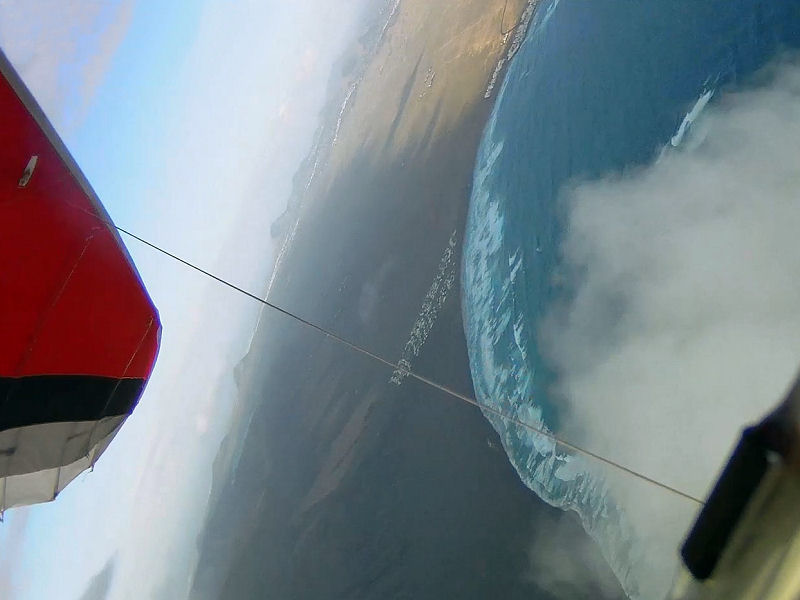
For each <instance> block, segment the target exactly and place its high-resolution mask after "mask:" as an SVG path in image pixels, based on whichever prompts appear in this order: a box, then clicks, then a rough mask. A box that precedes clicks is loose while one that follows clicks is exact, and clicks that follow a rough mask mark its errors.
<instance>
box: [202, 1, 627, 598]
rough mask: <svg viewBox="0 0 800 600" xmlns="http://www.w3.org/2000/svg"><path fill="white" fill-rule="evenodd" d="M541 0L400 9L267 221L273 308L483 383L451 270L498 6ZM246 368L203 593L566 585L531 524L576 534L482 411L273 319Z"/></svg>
mask: <svg viewBox="0 0 800 600" xmlns="http://www.w3.org/2000/svg"><path fill="white" fill-rule="evenodd" d="M536 5H537V3H536V2H528V1H527V0H507V1H506V0H491V1H489V2H484V1H481V0H445V1H442V2H437V3H431V2H427V1H426V0H402V1H401V2H399V3H391V4H388V5H387V6H389V7H390V8H391V7H396V8H395V9H393V10H392V11H390V13H389V14H391V16H390V18H389V19H388V21H387V23H388V25H387V27H386V29H385V30H381V32H382V33H381V35H380V37H379V39H380V40H381V43H380V44H379V47H378V48H377V49H376V52H375V53H374V55H372V56H371V57H370V60H369V61H368V63H367V64H366V66H365V68H364V73H363V76H362V77H361V79H360V80H359V83H358V85H357V86H356V87H355V88H352V87H348V86H344V87H342V89H341V95H340V96H338V97H337V100H336V101H335V102H334V101H331V102H329V104H328V106H329V109H328V114H327V115H326V119H325V121H324V122H323V125H322V126H321V129H320V132H321V133H320V135H319V136H318V141H319V143H318V145H317V146H315V148H314V149H312V152H311V153H310V154H309V157H308V159H307V160H306V162H305V163H304V165H303V166H302V167H301V169H300V170H299V171H298V174H297V176H296V177H295V191H296V195H295V199H294V201H293V202H292V203H290V206H289V211H287V213H286V215H284V217H287V215H288V217H287V218H284V219H283V221H282V222H281V223H278V226H277V227H275V228H273V229H274V230H277V231H273V232H274V233H278V234H279V236H278V237H280V236H284V237H283V240H284V250H283V251H282V252H281V253H280V254H279V257H280V258H279V259H278V260H277V265H276V268H275V273H274V275H273V278H272V281H271V283H270V289H269V295H268V299H269V301H270V302H272V303H274V304H276V305H278V306H280V307H281V308H283V309H286V310H288V311H291V312H292V313H294V314H296V315H298V316H300V317H301V318H303V319H306V320H308V321H310V322H312V323H314V324H316V325H318V326H320V327H322V328H324V329H326V330H329V331H332V332H333V333H335V334H336V335H337V336H340V337H342V338H344V339H346V340H348V341H350V342H352V343H354V344H358V345H359V346H361V347H363V348H366V349H367V350H368V351H369V352H372V353H375V354H377V355H379V356H381V357H382V358H384V359H386V360H389V361H391V362H399V361H400V360H401V359H406V354H405V353H406V351H407V349H408V348H409V344H410V345H411V347H412V348H413V349H414V352H413V353H412V354H413V357H412V358H410V359H407V360H408V364H409V368H413V370H414V371H415V372H418V373H420V374H423V375H425V376H426V377H429V378H431V379H434V380H436V381H437V382H440V383H442V384H444V385H446V386H448V387H451V388H452V389H455V390H458V391H460V392H463V393H466V394H469V395H473V390H472V379H471V373H470V370H469V361H468V358H467V348H466V340H465V337H464V329H463V322H462V315H461V298H460V294H459V290H460V285H461V284H460V277H461V273H460V269H458V268H452V265H459V264H460V262H461V244H462V240H463V232H464V227H465V223H466V217H467V211H468V205H469V199H470V190H471V187H472V179H473V171H474V166H475V161H476V157H477V152H478V147H479V144H480V140H481V138H482V135H483V131H484V127H485V125H486V123H487V121H488V118H489V116H490V114H491V111H492V108H493V101H494V98H493V97H492V98H491V99H488V100H487V99H486V98H485V94H486V91H487V88H489V86H490V85H491V83H492V78H494V83H495V86H496V87H495V88H494V89H498V90H499V87H498V86H499V85H500V83H501V82H502V78H503V76H504V75H505V73H506V69H507V66H508V60H507V58H506V60H503V59H504V57H507V53H508V52H509V49H510V48H511V45H510V44H512V43H513V40H514V36H513V35H508V32H505V33H503V32H502V31H501V29H502V26H501V20H500V17H501V15H502V14H503V11H504V10H505V22H506V23H508V22H509V21H511V19H510V17H509V15H511V14H513V15H515V16H517V17H518V16H519V15H520V14H522V11H523V10H525V8H526V7H533V8H535V6H536ZM512 8H513V10H511V9H512ZM533 8H531V9H530V10H533ZM514 22H516V20H515V21H514ZM523 37H524V35H523ZM501 60H503V62H502V64H500V61H501ZM498 64H500V68H499V70H498V66H497V65H498ZM325 140H327V142H325ZM334 140H335V143H334ZM324 143H329V144H330V146H329V147H327V150H330V152H327V151H326V147H325V146H324ZM319 144H323V145H322V146H320V145H319ZM437 282H438V283H437ZM431 290H438V291H436V293H435V294H434V296H435V298H434V300H433V301H432V303H431V302H428V298H429V294H430V292H431ZM433 305H435V306H436V311H435V314H434V318H432V319H429V318H428V317H430V316H431V315H432V314H433V313H432V312H431V308H430V307H431V306H433ZM421 323H422V325H421ZM423 325H424V331H425V333H424V336H422V338H415V337H414V336H415V333H416V334H418V333H419V332H420V331H421V327H422V326H423ZM415 339H417V340H420V341H418V342H417V341H414V340H415ZM404 364H405V363H404ZM237 373H238V378H237V383H238V384H239V385H240V389H241V390H242V394H243V395H244V394H246V398H245V397H243V398H242V400H241V401H242V402H247V403H254V404H255V406H254V407H253V408H252V414H251V413H250V411H243V413H246V414H243V415H242V417H243V418H244V417H245V416H248V417H249V418H250V420H249V421H248V424H247V427H241V428H240V429H239V432H240V433H239V435H240V436H242V438H243V439H242V440H241V446H240V447H241V448H242V450H241V453H239V454H238V458H237V460H236V461H231V460H230V457H231V456H232V455H233V454H232V446H233V444H232V443H230V444H227V445H226V447H225V448H221V449H220V461H219V462H218V463H217V464H218V465H220V468H219V469H218V471H217V477H216V478H215V488H216V489H215V490H212V497H213V498H214V499H215V500H214V506H213V507H211V508H210V511H209V515H208V518H207V521H206V527H205V530H204V533H203V535H202V536H201V537H200V538H199V539H198V550H199V552H200V556H201V558H200V562H199V566H198V570H197V572H196V575H195V580H194V583H193V597H194V598H198V599H199V600H205V599H212V598H214V599H216V598H245V597H262V596H264V595H266V594H270V595H271V596H273V597H292V598H346V597H362V598H385V597H415V598H441V597H461V598H485V597H536V598H551V597H553V596H551V595H550V594H542V593H541V589H540V587H539V585H538V583H537V581H536V577H535V576H532V575H531V574H530V573H529V572H530V571H531V565H530V560H531V557H530V553H531V552H532V550H531V547H532V544H534V540H536V541H537V542H540V543H541V544H542V545H547V544H548V543H551V542H550V540H544V539H542V540H541V541H540V540H539V537H538V535H537V526H538V525H542V524H550V525H553V524H558V527H564V528H565V531H568V532H569V533H568V535H570V536H583V535H584V534H583V532H582V530H581V529H580V525H579V523H577V521H575V520H574V519H572V518H571V517H570V516H564V514H563V513H561V512H560V511H558V510H557V509H553V508H552V507H549V506H547V505H545V504H544V503H542V502H540V501H539V500H538V498H537V497H536V496H535V495H534V494H533V493H532V492H531V491H530V490H529V489H528V488H526V487H525V486H524V484H523V483H522V482H521V481H520V479H519V477H518V476H517V474H516V472H515V471H514V469H513V467H512V465H511V463H510V461H509V460H508V457H507V456H506V455H505V453H504V452H503V451H502V449H501V446H500V440H499V438H498V436H497V434H496V433H495V431H494V430H493V429H492V427H491V424H490V423H489V422H488V421H487V420H486V419H485V418H484V416H483V415H482V413H481V412H480V411H479V410H478V409H476V408H474V407H471V406H467V405H465V404H464V403H463V402H460V401H458V400H456V399H454V398H452V397H450V396H447V395H444V394H442V393H441V392H439V391H437V390H435V389H433V388H429V386H425V385H422V384H420V383H419V382H416V381H414V380H413V379H408V378H405V379H403V378H401V379H400V381H399V382H397V381H393V379H394V378H395V377H394V375H395V374H393V373H392V372H391V369H388V368H387V367H386V366H385V365H382V364H380V363H379V362H377V361H373V360H370V359H367V358H366V357H365V356H364V355H362V354H359V353H356V352H354V351H352V350H351V349H348V348H347V347H346V346H344V345H342V344H339V343H338V342H334V341H333V340H331V339H330V338H326V337H325V336H323V335H322V334H320V333H319V332H317V331H315V330H313V329H310V328H307V327H305V326H302V325H300V324H299V323H296V322H294V321H291V320H289V319H288V318H287V317H285V316H283V315H280V314H277V313H276V312H275V311H271V310H269V309H267V310H264V311H263V313H262V318H261V319H260V322H259V326H258V328H257V330H256V333H255V334H254V337H253V342H252V344H251V348H250V351H249V352H248V354H247V356H246V357H245V358H244V359H243V361H242V363H241V364H240V367H237ZM245 390H247V391H246V392H245ZM232 442H233V440H232ZM223 463H225V464H227V467H226V468H222V464H223ZM233 463H236V464H233ZM220 557H224V559H222V560H220ZM595 558H596V559H597V560H598V564H600V563H601V562H602V559H599V558H597V557H595ZM565 560H566V561H567V562H569V560H574V559H572V558H571V557H570V558H567V559H565ZM431 564H432V565H434V567H433V568H431V566H430V565H431ZM575 568H576V569H577V568H580V565H579V563H577V562H576V566H575ZM598 568H599V569H604V568H605V567H604V566H601V567H598ZM603 573H604V575H603V577H605V580H606V581H613V575H612V574H611V573H610V571H609V572H606V571H603ZM601 579H602V577H601Z"/></svg>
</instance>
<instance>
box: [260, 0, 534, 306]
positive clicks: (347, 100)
mask: <svg viewBox="0 0 800 600" xmlns="http://www.w3.org/2000/svg"><path fill="white" fill-rule="evenodd" d="M470 3H471V4H476V2H465V1H464V0H452V1H451V2H449V4H450V5H453V6H455V7H458V8H461V5H464V4H470ZM539 3H540V0H494V1H493V2H492V4H494V5H496V6H494V7H493V8H494V9H495V12H496V9H497V7H498V6H502V9H501V10H500V12H499V17H500V19H501V20H500V21H498V32H497V33H498V36H499V38H500V43H499V45H496V46H495V47H494V48H493V50H492V51H490V52H488V53H487V56H485V57H483V58H484V59H488V61H489V62H490V63H491V64H494V67H493V68H492V69H490V70H489V71H488V72H484V73H483V77H482V79H483V82H482V83H481V85H480V86H473V87H474V88H475V89H474V90H473V92H472V93H470V92H469V91H467V92H466V93H465V94H464V97H465V98H466V99H467V101H469V100H470V96H473V98H471V99H472V100H481V99H482V100H484V101H486V100H490V102H489V109H488V111H487V119H488V114H490V113H491V109H492V107H493V105H494V99H495V95H494V94H493V91H494V88H495V87H496V86H497V85H498V84H502V82H503V80H504V78H505V74H506V72H507V70H508V66H509V63H510V61H511V59H512V58H513V56H514V54H516V52H517V50H518V49H519V46H520V45H521V43H522V42H523V41H524V38H525V35H526V33H527V29H528V27H529V25H530V21H531V18H532V15H533V14H534V13H535V11H536V9H537V8H538V5H539ZM407 4H412V5H413V4H417V5H419V4H420V0H389V2H388V3H387V4H386V6H385V8H388V15H387V17H386V20H385V22H383V24H382V25H380V24H376V25H373V27H372V28H371V30H370V32H368V33H367V34H366V35H367V36H369V35H374V29H375V28H376V27H378V26H380V33H379V34H378V35H377V42H376V43H375V45H374V47H373V48H371V49H365V48H364V47H363V45H360V44H356V46H354V48H352V49H351V50H350V51H349V52H348V53H353V52H359V51H360V52H361V59H362V61H360V63H359V65H358V68H357V69H356V71H357V74H356V76H355V77H354V78H352V79H349V80H345V81H344V82H343V83H342V82H340V83H339V86H338V88H339V89H338V90H337V93H336V94H334V95H332V97H331V98H329V100H328V101H327V102H326V107H327V108H326V109H325V112H326V115H325V117H324V118H323V120H322V123H321V124H320V126H319V128H318V132H317V134H316V135H315V141H314V143H313V145H312V148H311V150H310V151H309V153H308V155H307V156H306V158H305V159H304V161H303V162H302V163H301V165H300V166H299V167H298V170H297V172H296V173H295V176H294V184H293V190H292V194H291V196H290V198H289V200H288V203H287V207H286V210H285V211H284V212H283V213H282V214H281V215H280V216H279V217H278V219H276V220H275V221H274V222H273V224H272V229H271V236H272V237H273V240H275V241H276V246H275V247H276V248H277V249H278V251H277V252H276V253H275V259H274V261H273V267H272V271H271V275H270V278H269V281H268V283H267V288H266V289H267V291H266V295H265V298H266V299H269V298H270V295H271V292H272V289H273V286H274V284H275V282H276V281H277V280H278V278H279V277H280V274H281V269H282V267H283V262H284V258H285V256H286V254H287V253H288V252H289V249H290V247H291V245H292V243H293V242H294V237H295V234H296V231H297V228H298V226H299V225H300V222H301V220H302V217H303V213H304V210H305V207H306V205H307V204H309V203H310V202H315V201H319V199H320V196H324V194H325V191H326V189H325V185H324V184H322V185H320V184H318V183H317V179H318V174H320V173H321V172H324V171H329V170H334V171H336V170H337V167H336V165H337V164H338V165H339V168H341V165H343V164H346V159H343V158H340V157H338V156H337V155H336V152H335V151H336V146H337V143H338V142H339V141H340V132H341V130H342V125H343V124H344V123H345V121H346V120H347V119H348V117H350V116H351V115H352V114H353V113H357V114H358V112H359V111H358V108H354V107H353V104H354V103H355V102H353V100H355V101H357V100H358V96H359V92H361V95H369V94H370V90H365V91H363V92H362V90H361V88H362V87H363V85H364V83H365V79H366V80H367V82H366V83H367V86H368V87H369V86H370V83H371V80H374V79H376V78H379V76H383V75H384V62H382V61H386V60H388V59H389V58H390V57H392V56H395V55H396V54H397V49H396V48H391V47H390V48H388V49H387V48H386V46H387V44H391V43H392V39H391V38H392V35H393V34H394V35H395V37H398V38H403V39H407V38H408V33H407V32H405V31H400V32H396V31H394V30H395V29H396V28H397V27H398V26H402V25H403V24H405V25H406V28H407V29H409V28H410V29H411V30H414V29H416V27H415V26H414V24H413V21H411V22H410V23H409V22H406V23H402V22H401V23H399V24H398V21H399V20H400V18H401V17H402V16H403V15H400V14H399V13H400V11H401V8H402V7H404V5H407ZM423 4H424V2H423ZM445 4H447V2H442V3H440V5H445ZM509 8H513V10H511V11H509ZM411 11H412V12H413V8H412V9H411ZM486 12H487V13H488V14H491V13H492V10H491V8H487V9H486ZM509 13H510V14H513V15H514V23H515V25H513V26H512V27H511V28H510V29H508V30H506V31H505V32H504V31H503V29H504V27H503V23H504V22H505V20H507V19H508V14H509ZM512 34H513V35H512ZM455 39H456V38H453V39H449V40H447V42H448V43H452V42H453V41H454V40H455ZM395 41H396V40H395ZM495 42H496V40H495ZM365 53H366V54H368V58H366V60H364V54H365ZM346 54H347V53H346ZM478 59H480V57H478ZM484 71H486V69H485V67H484ZM407 74H408V73H405V75H407ZM415 74H416V73H415ZM403 75H404V74H403V73H401V74H399V77H400V78H403ZM436 75H437V73H436V71H435V70H434V69H433V67H429V69H428V71H426V73H425V80H424V81H425V85H426V86H427V87H428V88H432V87H433V84H434V83H435V78H436ZM412 77H413V75H412ZM479 78H480V77H479ZM408 83H413V82H409V81H404V85H407V84H408ZM439 85H440V84H439V83H437V86H439ZM373 87H374V86H373ZM395 87H397V82H395ZM478 88H480V89H482V90H484V91H483V94H482V98H479V93H478ZM381 91H382V90H381ZM424 95H425V90H424V89H423V90H422V93H421V94H420V96H419V99H422V98H423V96H424ZM353 96H355V99H354V98H353ZM406 100H407V99H406ZM437 108H438V107H437ZM362 112H363V111H362ZM359 120H360V121H362V122H367V123H369V122H370V121H371V120H370V119H366V118H363V117H362V118H360V119H359ZM383 120H385V119H383ZM376 121H377V122H380V121H381V119H377V120H376ZM355 129H356V131H355V132H350V131H349V130H348V131H347V132H346V136H347V134H349V135H350V137H355V138H356V139H357V142H356V143H355V144H354V145H355V147H358V146H359V145H360V144H361V143H362V141H363V135H362V132H361V131H359V128H358V127H356V128H355ZM344 143H345V144H346V143H348V142H347V140H345V142H344ZM340 145H341V144H340ZM345 152H346V156H348V157H352V155H353V150H352V148H351V149H348V150H346V151H345ZM475 154H476V155H477V146H476V148H475ZM332 163H333V165H334V166H333V167H331V164H332ZM473 163H474V161H473ZM325 175H328V177H330V174H328V173H324V174H323V177H324V176H325Z"/></svg>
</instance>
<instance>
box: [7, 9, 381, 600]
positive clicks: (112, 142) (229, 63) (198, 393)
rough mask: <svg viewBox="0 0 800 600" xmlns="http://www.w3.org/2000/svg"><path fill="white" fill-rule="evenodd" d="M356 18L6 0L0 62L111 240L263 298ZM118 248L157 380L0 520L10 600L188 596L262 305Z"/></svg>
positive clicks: (318, 12) (337, 13)
mask: <svg viewBox="0 0 800 600" xmlns="http://www.w3.org/2000/svg"><path fill="white" fill-rule="evenodd" d="M367 4H369V0H352V1H350V2H341V3H339V2H337V3H331V2H326V1H325V0H305V1H297V2H288V3H287V2H278V1H273V0H264V1H261V2H258V1H255V0H250V1H247V0H243V1H240V2H226V1H224V0H204V1H199V0H176V1H174V2H156V1H152V0H114V1H111V0H109V1H106V2H101V1H98V0H84V1H81V2H69V3H67V2H62V1H61V0H38V1H37V2H29V1H27V0H0V46H2V48H3V50H4V51H5V52H6V54H7V55H8V57H9V58H10V59H11V61H12V62H13V63H14V65H15V66H16V68H17V69H18V70H19V72H20V74H21V75H22V77H23V79H24V80H25V81H26V83H27V84H28V86H29V87H30V88H31V89H32V91H33V92H34V94H35V95H36V97H37V99H38V100H39V102H40V103H41V104H42V106H43V107H44V109H45V111H46V112H47V114H48V116H49V117H50V119H51V120H52V121H53V123H54V125H55V126H56V129H57V130H58V131H59V133H60V134H61V135H62V137H63V138H64V139H65V141H66V143H67V145H68V147H69V148H70V150H71V151H72V153H73V154H74V156H75V158H76V159H77V161H78V163H79V164H80V165H81V167H82V169H83V170H84V172H85V173H86V175H87V177H88V179H89V180H90V182H91V183H92V185H93V186H94V188H95V190H96V191H97V192H98V195H99V196H100V198H101V199H102V200H103V202H104V203H105V205H106V207H107V208H108V210H109V212H110V214H111V216H112V217H113V218H114V219H115V220H116V221H117V223H118V224H119V225H121V226H123V227H125V228H128V229H130V230H132V231H134V232H136V233H137V234H139V235H141V236H143V237H145V238H147V239H149V240H152V241H154V242H156V243H158V244H161V245H163V246H165V247H166V248H168V249H170V250H172V251H174V252H176V253H177V254H180V255H182V256H184V257H186V258H188V259H190V260H192V261H195V262H197V263H199V264H201V265H202V266H204V267H206V268H209V269H211V270H213V271H215V272H217V273H219V274H221V275H223V276H225V277H228V278H230V279H233V280H234V281H235V282H237V283H239V284H240V285H243V286H244V287H246V288H248V289H252V290H255V291H258V290H260V289H261V288H262V287H263V284H264V282H265V281H266V277H267V275H268V272H269V268H270V267H271V257H272V252H273V250H272V248H271V243H270V240H269V236H268V231H269V224H270V223H271V222H272V220H273V219H274V218H275V217H276V216H277V215H278V214H279V213H280V212H281V211H282V210H283V207H284V206H285V202H286V199H287V196H288V194H289V191H290V183H291V177H292V175H293V174H294V170H295V168H296V166H297V164H298V163H299V161H300V160H301V159H302V157H303V156H304V154H305V153H306V151H307V150H308V148H309V145H310V141H311V136H312V134H313V131H314V129H315V127H316V125H317V122H318V114H319V111H320V108H321V106H322V103H323V100H324V95H325V94H324V92H325V87H326V84H327V80H328V74H329V71H330V66H331V63H332V62H333V61H334V60H335V59H336V58H338V56H339V55H340V53H341V51H342V49H343V45H344V43H345V41H346V40H348V39H350V38H351V37H352V36H353V34H354V27H355V26H356V23H357V22H358V17H359V15H360V14H361V11H362V10H363V8H364V6H366V5H367ZM125 241H126V243H127V244H128V247H129V249H130V251H131V254H132V255H133V257H134V260H135V261H136V263H137V265H138V267H139V269H140V271H141V274H142V277H143V279H144V281H145V283H146V285H147V287H148V289H149V291H150V293H151V295H152V296H153V299H154V300H155V302H156V305H157V306H158V308H159V310H160V313H161V316H162V321H163V325H164V333H163V339H162V350H161V354H160V357H159V361H158V363H157V366H156V370H155V372H154V374H153V378H152V380H151V382H150V384H149V386H148V388H147V391H146V392H145V395H144V397H143V398H142V401H141V402H140V405H139V407H138V408H137V410H136V411H135V413H134V415H133V417H132V418H131V419H130V420H129V421H128V423H127V424H126V426H125V427H124V428H123V430H122V432H121V433H120V435H119V436H118V437H117V439H116V440H115V442H114V444H112V446H111V448H110V449H109V451H108V452H107V453H106V454H105V455H104V456H103V457H102V458H101V460H100V461H99V462H98V464H97V466H96V469H95V471H94V472H93V473H91V474H84V475H82V476H81V477H80V478H79V479H78V480H76V481H75V482H74V483H73V484H72V485H71V486H70V487H68V488H67V490H66V491H65V492H64V493H63V494H62V495H61V496H60V497H59V498H58V500H57V501H56V502H53V503H50V504H47V505H40V506H36V507H31V508H29V509H17V510H12V511H10V512H9V513H8V514H7V515H6V517H7V518H6V523H5V524H4V525H3V526H2V527H0V597H2V598H3V599H4V600H21V599H25V600H28V599H36V600H38V599H52V598H59V599H61V598H64V599H71V598H75V599H80V598H82V597H83V594H84V592H86V591H87V590H90V591H91V593H92V594H95V595H96V594H97V593H99V592H98V590H100V592H102V589H104V587H105V585H106V583H107V582H108V581H109V580H110V589H109V593H108V594H107V597H108V598H114V599H127V598H149V597H151V596H152V595H153V594H154V593H155V591H156V590H158V591H159V592H160V593H166V594H167V595H168V596H170V597H174V598H180V597H185V595H186V589H185V588H186V586H187V584H188V579H189V576H190V574H191V570H192V569H193V567H194V560H195V554H194V548H195V538H196V535H197V533H198V527H199V523H200V521H201V517H202V511H203V510H204V507H205V500H206V497H207V492H208V487H209V485H210V475H211V472H210V464H211V460H212V459H213V456H214V454H215V452H216V450H217V446H218V443H219V440H220V439H221V437H222V435H223V433H224V427H225V422H226V418H227V416H228V415H229V410H230V407H231V405H232V402H233V401H234V398H235V389H234V385H233V381H232V376H231V370H232V367H233V365H234V364H235V363H236V361H238V359H239V358H241V356H242V355H243V354H244V353H245V352H246V349H247V345H248V341H249V336H250V332H251V331H252V328H253V326H254V324H255V320H256V319H257V316H258V311H259V310H260V305H258V303H255V302H254V301H252V300H248V299H247V298H245V297H243V296H237V295H236V294H234V293H232V292H231V291H230V290H227V289H225V288H222V287H221V286H219V285H218V284H215V283H212V282H210V281H208V280H205V279H204V278H203V277H201V276H199V275H198V274H196V273H194V272H192V271H190V270H188V269H186V268H185V267H181V266H180V265H178V264H177V263H172V262H170V261H168V260H167V259H166V258H164V257H163V256H161V255H158V254H157V253H155V252H153V251H152V250H149V249H147V248H145V247H143V246H140V245H139V244H137V243H134V242H131V241H130V240H125ZM110 561H113V562H110ZM109 565H111V566H109ZM99 573H102V577H101V578H99V579H98V578H96V577H95V576H96V575H98V574H99ZM167 576H169V577H168V580H167ZM100 583H102V585H100ZM92 597H94V596H92Z"/></svg>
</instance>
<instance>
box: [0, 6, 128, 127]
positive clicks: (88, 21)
mask: <svg viewBox="0 0 800 600" xmlns="http://www.w3.org/2000/svg"><path fill="white" fill-rule="evenodd" d="M133 2H134V0H118V1H116V2H104V1H101V0H82V1H79V2H76V1H70V2H64V1H61V0H38V1H37V2H30V1H26V0H0V46H2V48H3V51H4V52H5V53H6V55H7V56H8V58H9V60H11V62H12V64H14V67H15V68H16V69H17V70H18V71H19V73H20V75H21V77H22V78H23V80H24V81H25V83H26V84H27V85H28V87H29V88H30V89H31V91H32V92H33V94H34V95H35V96H36V98H37V100H38V101H39V104H40V105H41V106H42V108H43V109H44V111H45V113H46V114H47V115H48V117H49V118H50V119H51V120H52V121H53V122H54V124H55V125H56V126H57V127H59V128H60V129H62V130H63V129H65V128H66V129H69V128H72V127H75V126H76V125H78V124H79V123H80V122H81V121H82V119H83V118H84V117H85V114H86V110H87V108H88V106H89V103H90V102H91V99H92V98H93V96H94V94H95V92H96V90H97V87H98V85H99V84H100V83H101V82H102V80H103V77H104V75H105V73H106V72H107V71H108V68H109V66H110V64H111V60H112V58H113V56H114V54H115V53H116V51H117V49H118V47H119V45H120V43H121V42H122V40H123V39H124V37H125V34H126V33H127V30H128V27H129V25H130V23H131V19H132V16H133Z"/></svg>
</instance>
